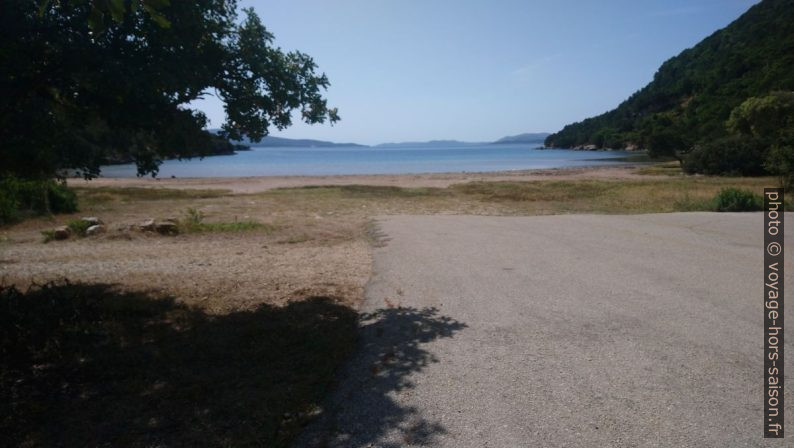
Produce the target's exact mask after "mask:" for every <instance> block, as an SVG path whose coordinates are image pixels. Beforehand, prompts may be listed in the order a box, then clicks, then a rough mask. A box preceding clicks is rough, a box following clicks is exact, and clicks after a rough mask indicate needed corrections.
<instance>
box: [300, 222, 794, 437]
mask: <svg viewBox="0 0 794 448" xmlns="http://www.w3.org/2000/svg"><path fill="white" fill-rule="evenodd" d="M761 219H762V217H761V215H760V214H757V213H753V214H712V213H687V214H665V215H641V216H597V215H569V216H547V217H516V218H509V217H467V216H397V217H388V218H384V219H381V220H380V226H381V229H382V232H383V236H384V238H383V241H384V244H385V246H384V247H381V248H378V249H376V250H375V254H374V277H373V279H372V280H371V281H370V283H369V286H368V288H367V293H366V296H367V297H366V301H365V303H364V311H365V312H367V313H371V314H370V315H369V316H368V318H366V319H365V320H364V322H363V335H364V336H363V341H362V346H361V352H360V354H359V355H358V357H357V358H356V359H354V361H353V362H352V363H351V364H350V366H349V367H348V369H347V370H346V371H345V372H344V374H343V375H342V376H341V378H342V379H343V381H342V384H341V386H340V388H339V390H338V391H337V393H336V395H335V397H334V399H333V400H332V401H331V404H330V405H329V407H328V408H327V409H326V411H325V412H324V417H323V418H322V419H321V420H320V421H319V422H318V423H317V424H316V425H315V426H313V427H311V428H310V429H309V430H308V431H307V432H306V433H304V437H303V439H302V441H301V444H302V445H303V446H314V445H315V443H318V442H319V444H321V445H322V444H327V445H322V446H339V447H342V446H344V447H365V446H380V447H397V446H420V445H421V446H441V447H484V446H491V447H514V446H547V447H556V446H559V447H563V446H565V447H572V446H581V447H593V446H614V447H630V446H631V447H633V446H677V447H685V446H714V447H718V446H764V443H763V439H762V432H761V431H762V425H761V420H762V416H763V410H762V407H761V405H762V400H761V397H762V381H761V380H762V377H761V369H762V365H761V359H762V351H761V350H762V348H761V335H762V327H761V326H762V320H761V319H762V313H761V297H762V288H763V284H762V275H763V274H762V271H761V269H762V249H761V247H762V230H761V227H762V221H761ZM789 219H791V217H789ZM789 244H791V242H789ZM786 264H787V269H786V270H787V271H788V272H792V268H794V267H793V266H790V264H791V263H790V260H789V262H787V263H786ZM787 349H788V350H789V351H790V350H792V346H791V344H787ZM787 364H788V368H789V370H790V369H792V368H793V367H794V366H792V365H791V362H789V363H787ZM786 393H787V394H788V395H791V393H792V390H791V389H790V388H787V390H786ZM791 412H792V409H789V415H791Z"/></svg>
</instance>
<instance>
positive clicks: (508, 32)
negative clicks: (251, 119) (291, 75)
mask: <svg viewBox="0 0 794 448" xmlns="http://www.w3.org/2000/svg"><path fill="white" fill-rule="evenodd" d="M754 3H756V1H753V0H655V1H651V0H579V1H575V0H491V1H486V0H478V1H474V0H448V1H441V0H334V1H328V0H260V1H243V2H242V5H243V6H253V7H254V8H255V9H256V11H257V13H258V14H259V15H260V16H261V18H262V21H263V22H264V23H265V25H266V26H267V28H268V29H269V30H270V31H271V32H272V33H274V34H275V36H276V44H277V45H278V46H280V47H282V48H283V49H285V50H300V51H303V52H305V53H308V54H309V55H311V56H313V57H314V59H315V61H316V62H317V63H318V65H319V67H320V70H321V71H323V72H325V73H326V74H327V75H328V77H329V78H330V80H331V87H330V88H329V90H328V91H327V98H328V100H329V104H330V105H332V106H337V107H339V112H340V115H341V116H342V121H341V122H339V123H338V124H336V125H334V126H333V127H332V126H329V125H327V124H326V125H314V126H307V125H304V124H302V123H297V122H296V124H295V125H294V126H293V127H291V128H289V129H288V130H286V131H284V132H273V133H272V135H278V136H284V137H293V138H316V139H323V140H332V141H337V142H342V141H351V142H356V143H365V144H373V143H381V142H391V141H406V140H433V139H458V140H467V141H489V140H494V139H496V138H499V137H502V136H505V135H511V134H518V133H522V132H541V131H549V132H553V131H556V130H558V129H560V128H561V127H562V126H564V125H565V124H567V123H570V122H573V121H578V120H581V119H583V118H586V117H589V116H592V115H595V114H599V113H601V112H605V111H607V110H609V109H611V108H613V107H615V106H617V104H618V103H619V102H620V101H622V100H623V99H625V98H626V97H627V96H629V95H630V94H631V93H633V92H635V91H636V90H638V89H639V88H641V87H642V86H644V85H645V84H647V83H648V82H649V81H650V80H651V79H652V78H653V74H654V73H655V71H656V69H657V68H658V67H659V65H660V64H661V63H662V62H664V61H665V60H667V59H668V58H670V57H672V56H675V55H676V54H678V53H679V52H680V51H682V50H683V49H685V48H688V47H691V46H693V45H694V44H696V43H697V42H698V41H700V40H701V39H703V38H704V37H706V36H708V35H709V34H711V33H713V32H714V31H716V30H717V29H719V28H722V27H724V26H726V25H727V24H729V23H730V22H732V21H733V20H734V19H736V18H737V17H739V16H740V15H741V14H742V13H743V12H744V11H746V10H747V9H748V8H749V7H750V6H751V5H752V4H754ZM196 106H197V107H198V108H199V109H201V110H204V111H205V112H206V113H207V115H208V116H209V118H210V120H211V126H213V127H217V126H220V124H221V123H222V121H223V109H222V106H221V104H220V102H219V101H217V100H216V99H214V98H208V99H207V100H204V101H200V102H197V103H196Z"/></svg>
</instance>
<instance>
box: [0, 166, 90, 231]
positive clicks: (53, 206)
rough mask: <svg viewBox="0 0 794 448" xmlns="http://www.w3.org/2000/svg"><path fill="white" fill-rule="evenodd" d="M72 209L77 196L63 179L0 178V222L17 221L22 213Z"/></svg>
mask: <svg viewBox="0 0 794 448" xmlns="http://www.w3.org/2000/svg"><path fill="white" fill-rule="evenodd" d="M75 211H77V196H76V195H75V194H74V192H73V191H71V190H70V189H69V188H68V187H67V186H66V183H65V182H57V181H55V180H52V179H48V180H30V179H19V178H16V177H14V176H2V177H0V224H8V223H10V222H13V221H16V220H19V219H20V218H22V217H23V216H25V215H26V214H44V213H72V212H75Z"/></svg>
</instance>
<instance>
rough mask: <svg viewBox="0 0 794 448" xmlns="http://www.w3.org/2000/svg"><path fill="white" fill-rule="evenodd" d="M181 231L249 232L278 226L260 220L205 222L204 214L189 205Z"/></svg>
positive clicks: (181, 222)
mask: <svg viewBox="0 0 794 448" xmlns="http://www.w3.org/2000/svg"><path fill="white" fill-rule="evenodd" d="M178 227H179V232H180V233H201V232H247V231H252V230H264V231H266V232H272V231H274V230H276V226H274V225H272V224H262V223H260V222H256V221H251V220H245V221H236V220H235V221H232V222H205V221H204V214H203V213H202V212H201V211H200V210H198V209H195V208H192V207H189V208H188V209H187V210H186V211H185V214H184V216H183V218H182V219H180V220H179V223H178Z"/></svg>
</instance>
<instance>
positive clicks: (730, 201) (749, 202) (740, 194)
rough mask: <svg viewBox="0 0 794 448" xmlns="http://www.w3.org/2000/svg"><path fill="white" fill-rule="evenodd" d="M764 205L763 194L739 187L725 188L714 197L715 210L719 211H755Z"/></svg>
mask: <svg viewBox="0 0 794 448" xmlns="http://www.w3.org/2000/svg"><path fill="white" fill-rule="evenodd" d="M763 206H764V199H763V198H762V197H761V195H759V194H756V193H753V192H752V191H749V190H742V189H739V188H723V189H722V190H720V192H719V193H717V196H715V197H714V210H716V211H718V212H753V211H758V210H761V209H762V208H763Z"/></svg>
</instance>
